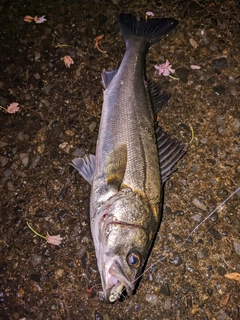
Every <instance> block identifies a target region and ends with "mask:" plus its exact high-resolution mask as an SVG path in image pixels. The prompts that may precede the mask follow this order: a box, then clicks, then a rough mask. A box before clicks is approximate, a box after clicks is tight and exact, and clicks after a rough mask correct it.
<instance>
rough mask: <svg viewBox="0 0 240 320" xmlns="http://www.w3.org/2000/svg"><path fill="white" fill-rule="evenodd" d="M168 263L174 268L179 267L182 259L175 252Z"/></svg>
mask: <svg viewBox="0 0 240 320" xmlns="http://www.w3.org/2000/svg"><path fill="white" fill-rule="evenodd" d="M169 262H170V263H171V264H172V265H174V266H176V267H177V266H180V265H181V264H182V263H183V261H182V258H181V257H180V255H179V253H177V252H175V253H173V257H172V259H171V260H169Z"/></svg>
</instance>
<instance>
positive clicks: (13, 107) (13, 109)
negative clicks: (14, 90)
mask: <svg viewBox="0 0 240 320" xmlns="http://www.w3.org/2000/svg"><path fill="white" fill-rule="evenodd" d="M18 105H19V103H17V102H12V103H11V104H10V105H9V106H8V107H7V108H6V110H5V111H6V112H7V113H15V112H17V111H18V110H19V107H18Z"/></svg>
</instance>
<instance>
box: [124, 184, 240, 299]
mask: <svg viewBox="0 0 240 320" xmlns="http://www.w3.org/2000/svg"><path fill="white" fill-rule="evenodd" d="M239 190H240V186H239V187H238V188H237V189H236V190H235V191H234V192H233V193H231V194H230V196H228V197H227V198H226V199H225V200H224V201H223V202H222V203H220V204H219V205H218V206H217V207H216V208H215V209H214V210H213V211H212V212H211V213H209V214H208V215H207V216H206V217H205V218H204V219H203V220H202V221H201V222H200V223H199V224H198V225H197V226H196V227H195V228H194V229H193V230H192V231H191V232H190V233H189V235H188V236H187V237H186V238H185V240H184V241H183V243H181V244H180V245H179V246H177V249H181V248H182V247H183V246H184V244H185V243H186V242H187V241H188V240H189V238H190V237H191V236H192V235H193V234H194V233H195V232H196V231H197V230H198V229H199V228H200V227H201V226H202V225H203V224H204V222H206V221H207V220H208V219H209V218H210V217H211V216H212V215H213V214H214V213H215V212H216V211H217V210H218V209H220V208H221V206H222V205H224V204H225V203H226V202H228V200H229V199H230V198H232V196H234V194H236V193H237V192H238V191H239ZM175 251H176V249H174V250H173V251H171V252H169V253H167V254H166V255H164V257H163V258H166V257H168V256H170V255H171V254H172V253H174V252H175ZM160 262H161V260H160V261H156V262H155V263H153V264H152V265H151V266H150V267H148V268H147V269H146V270H145V271H144V272H143V273H142V274H140V275H139V276H138V277H137V278H136V279H135V280H134V281H133V282H132V284H133V283H134V282H136V281H137V280H138V279H140V278H141V277H142V276H143V275H144V274H145V273H146V272H147V271H149V270H150V269H151V268H152V267H154V266H155V265H157V264H158V263H160ZM123 291H124V290H122V292H123ZM122 292H121V293H122Z"/></svg>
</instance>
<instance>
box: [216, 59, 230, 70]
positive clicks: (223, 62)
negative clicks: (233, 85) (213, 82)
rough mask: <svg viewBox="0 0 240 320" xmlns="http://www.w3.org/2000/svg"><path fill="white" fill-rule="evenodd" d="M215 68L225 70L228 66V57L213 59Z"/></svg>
mask: <svg viewBox="0 0 240 320" xmlns="http://www.w3.org/2000/svg"><path fill="white" fill-rule="evenodd" d="M212 65H213V67H214V68H216V69H218V70H223V69H227V68H228V61H227V59H226V58H219V59H215V60H213V61H212Z"/></svg>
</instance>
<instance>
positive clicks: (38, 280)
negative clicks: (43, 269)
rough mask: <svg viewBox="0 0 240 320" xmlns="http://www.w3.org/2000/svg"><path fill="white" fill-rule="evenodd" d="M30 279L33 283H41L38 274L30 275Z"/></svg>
mask: <svg viewBox="0 0 240 320" xmlns="http://www.w3.org/2000/svg"><path fill="white" fill-rule="evenodd" d="M30 279H31V280H33V281H35V282H40V281H41V275H40V274H39V273H32V274H31V275H30Z"/></svg>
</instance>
